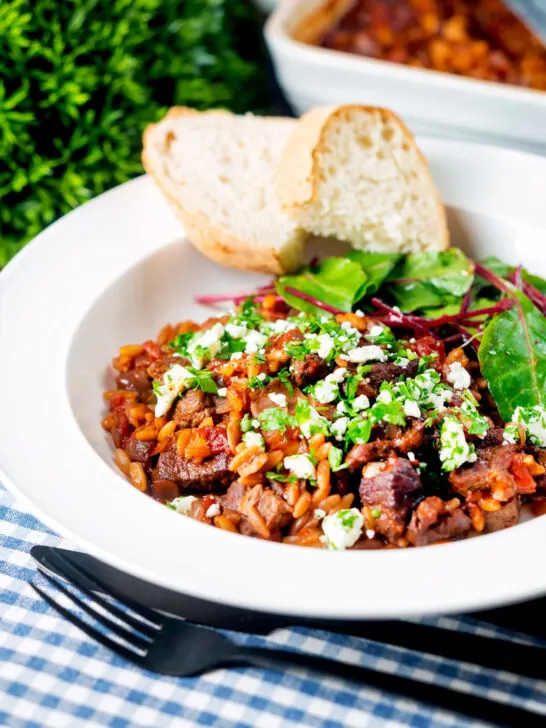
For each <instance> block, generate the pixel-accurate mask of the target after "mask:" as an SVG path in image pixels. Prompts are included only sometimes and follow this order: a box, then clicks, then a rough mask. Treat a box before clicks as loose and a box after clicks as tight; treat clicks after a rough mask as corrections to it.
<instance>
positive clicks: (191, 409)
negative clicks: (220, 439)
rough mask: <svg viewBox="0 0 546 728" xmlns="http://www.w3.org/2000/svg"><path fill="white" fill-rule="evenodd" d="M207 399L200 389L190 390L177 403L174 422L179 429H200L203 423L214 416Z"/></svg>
mask: <svg viewBox="0 0 546 728" xmlns="http://www.w3.org/2000/svg"><path fill="white" fill-rule="evenodd" d="M207 404H208V402H207V397H206V396H205V393H204V392H202V391H201V390H200V389H189V390H188V391H187V392H186V393H185V394H184V395H183V396H182V397H181V398H180V400H179V401H178V402H177V403H176V407H175V408H174V415H173V420H174V421H175V422H176V424H177V425H178V427H182V428H186V427H199V425H200V424H201V422H203V420H204V419H205V417H208V416H209V415H211V414H212V411H213V410H212V408H211V407H207V406H206V405H207Z"/></svg>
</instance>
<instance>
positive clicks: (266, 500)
mask: <svg viewBox="0 0 546 728" xmlns="http://www.w3.org/2000/svg"><path fill="white" fill-rule="evenodd" d="M253 511H254V512H257V513H258V514H259V516H261V518H262V519H263V522H264V523H265V527H266V530H265V531H263V530H262V528H261V524H258V523H256V521H255V519H254V518H253ZM239 512H240V513H241V514H242V515H243V521H242V522H241V523H240V525H239V530H240V531H241V533H247V534H249V535H251V536H259V537H261V538H266V539H270V540H274V541H277V540H279V539H280V536H281V529H282V528H284V527H285V526H287V525H288V524H289V523H290V520H291V518H292V513H291V510H290V508H289V507H288V505H287V504H286V503H285V502H284V500H283V499H282V498H281V497H279V496H278V495H276V494H275V493H274V492H273V491H272V490H271V488H267V487H266V488H264V486H263V485H255V486H253V487H252V488H247V489H246V492H245V494H244V496H243V498H242V499H241V502H240V504H239Z"/></svg>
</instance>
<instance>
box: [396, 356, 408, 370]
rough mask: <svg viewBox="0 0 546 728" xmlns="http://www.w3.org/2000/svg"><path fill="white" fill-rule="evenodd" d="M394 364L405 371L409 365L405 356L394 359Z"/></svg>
mask: <svg viewBox="0 0 546 728" xmlns="http://www.w3.org/2000/svg"><path fill="white" fill-rule="evenodd" d="M394 363H395V364H396V365H397V366H399V367H402V369H407V368H408V364H409V359H407V358H406V357H405V356H399V357H397V358H396V359H395V361H394Z"/></svg>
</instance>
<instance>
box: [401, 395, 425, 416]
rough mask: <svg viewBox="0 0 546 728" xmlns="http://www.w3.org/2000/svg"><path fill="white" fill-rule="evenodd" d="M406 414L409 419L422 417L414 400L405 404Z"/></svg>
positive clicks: (409, 400)
mask: <svg viewBox="0 0 546 728" xmlns="http://www.w3.org/2000/svg"><path fill="white" fill-rule="evenodd" d="M404 414H405V415H406V416H407V417H421V410H420V409H419V405H418V404H417V402H415V401H414V400H413V399H407V400H406V401H405V402H404Z"/></svg>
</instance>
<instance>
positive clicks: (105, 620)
mask: <svg viewBox="0 0 546 728" xmlns="http://www.w3.org/2000/svg"><path fill="white" fill-rule="evenodd" d="M38 571H39V572H40V574H41V575H42V576H43V577H44V579H47V581H48V582H49V583H50V584H52V585H53V586H55V587H57V589H58V590H59V591H61V592H62V593H63V594H64V595H65V596H67V597H68V598H69V599H70V600H71V601H72V602H74V603H75V604H77V605H78V606H79V607H80V609H82V610H83V611H84V612H85V613H86V614H88V615H89V616H90V617H92V618H93V619H94V620H96V621H97V622H98V623H99V624H101V625H102V626H103V627H106V628H107V629H109V630H110V631H111V632H113V633H114V634H117V635H118V637H121V638H122V639H124V640H126V641H127V642H129V643H130V644H131V643H132V646H133V647H135V648H136V649H140V650H146V649H147V648H148V647H149V646H150V644H151V642H148V641H147V640H145V639H144V638H143V637H141V636H140V635H137V634H135V633H134V632H132V631H131V630H130V629H129V627H127V626H126V625H122V624H118V623H117V622H113V621H112V619H111V618H110V617H109V616H107V615H106V614H101V613H100V612H97V611H96V610H95V609H93V607H91V606H89V604H87V603H86V602H84V601H83V599H80V598H79V597H78V596H77V595H76V594H73V593H72V592H71V591H70V590H69V589H67V588H66V587H65V585H64V584H62V583H61V582H60V581H58V580H57V579H55V578H54V577H53V576H50V575H49V574H46V572H45V571H42V569H41V568H39V567H38Z"/></svg>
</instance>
